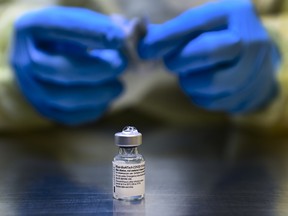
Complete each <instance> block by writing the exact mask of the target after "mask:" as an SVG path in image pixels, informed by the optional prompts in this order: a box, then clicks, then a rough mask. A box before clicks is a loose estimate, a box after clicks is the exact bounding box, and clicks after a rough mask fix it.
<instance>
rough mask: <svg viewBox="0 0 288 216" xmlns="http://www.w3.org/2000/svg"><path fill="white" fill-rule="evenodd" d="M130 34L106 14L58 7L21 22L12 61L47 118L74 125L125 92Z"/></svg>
mask: <svg viewBox="0 0 288 216" xmlns="http://www.w3.org/2000/svg"><path fill="white" fill-rule="evenodd" d="M124 40H125V35H124V32H123V31H122V30H121V29H120V28H118V27H117V26H116V25H114V23H113V21H112V20H111V19H110V18H109V17H107V16H105V15H102V14H99V13H96V12H92V11H90V10H87V9H80V8H67V7H52V8H47V9H43V10H40V11H36V12H31V13H28V14H26V15H24V16H22V17H21V18H20V19H19V20H17V22H16V23H15V33H14V38H13V45H12V49H11V55H10V62H11V65H12V67H13V68H14V71H15V75H16V79H17V82H18V84H19V86H20V89H21V91H22V93H23V94H24V95H25V97H26V98H27V100H28V101H29V102H30V103H31V104H32V105H33V107H34V108H35V109H36V110H37V111H38V112H39V113H41V114H42V115H43V116H45V117H47V118H49V119H51V120H53V121H56V122H59V123H63V124H68V125H76V124H81V123H86V122H90V121H94V120H96V119H98V118H99V117H100V116H101V115H102V114H103V113H104V112H105V110H106V109H107V108H108V106H109V104H110V103H111V102H112V101H113V100H114V99H115V98H116V97H117V96H119V95H120V93H121V92H122V90H123V86H122V84H121V82H120V81H119V80H118V77H119V75H120V74H121V73H122V72H123V71H124V69H125V68H126V66H127V60H126V58H125V57H124V56H123V54H122V53H121V50H122V47H123V44H124Z"/></svg>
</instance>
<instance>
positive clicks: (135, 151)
mask: <svg viewBox="0 0 288 216" xmlns="http://www.w3.org/2000/svg"><path fill="white" fill-rule="evenodd" d="M119 154H121V155H127V154H138V149H137V147H119Z"/></svg>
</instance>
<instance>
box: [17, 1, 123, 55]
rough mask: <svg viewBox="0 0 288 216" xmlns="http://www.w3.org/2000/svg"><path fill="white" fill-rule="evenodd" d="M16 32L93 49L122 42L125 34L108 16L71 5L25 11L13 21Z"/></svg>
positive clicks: (113, 45) (119, 44)
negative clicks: (29, 33)
mask: <svg viewBox="0 0 288 216" xmlns="http://www.w3.org/2000/svg"><path fill="white" fill-rule="evenodd" d="M15 29H16V30H18V31H20V32H21V31H25V32H27V31H30V32H32V33H33V35H34V37H35V38H38V39H41V38H42V39H44V38H45V39H47V38H49V39H51V40H56V41H61V40H63V41H71V42H75V43H78V44H81V45H85V46H86V47H91V48H94V49H101V48H106V49H113V48H119V47H120V46H122V45H123V42H124V39H125V34H124V32H123V31H122V30H121V29H120V28H119V27H117V26H116V25H115V24H114V23H113V21H112V20H111V18H110V17H108V16H105V15H103V14H100V13H97V12H94V11H91V10H87V9H84V8H72V7H50V8H46V9H43V10H39V11H35V12H30V13H27V14H26V15H24V16H22V17H21V18H20V19H18V21H17V22H16V24H15Z"/></svg>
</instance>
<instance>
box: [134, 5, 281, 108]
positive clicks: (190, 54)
mask: <svg viewBox="0 0 288 216" xmlns="http://www.w3.org/2000/svg"><path fill="white" fill-rule="evenodd" d="M138 52H139V55H140V56H141V57H142V58H144V59H156V58H158V59H163V60H164V63H165V65H166V67H167V68H168V69H169V70H171V71H172V72H174V73H175V74H177V75H178V76H179V79H180V85H181V87H182V89H183V90H184V92H185V93H187V94H188V95H189V97H190V98H191V100H192V101H193V102H194V103H195V104H197V105H198V106H200V107H203V108H205V109H208V110H214V111H226V112H230V113H243V112H247V111H253V110H255V109H257V108H259V107H260V106H263V105H264V104H266V103H268V101H269V100H270V99H271V98H272V97H273V96H275V94H276V92H277V84H276V81H275V71H276V70H277V66H278V64H279V62H280V55H279V53H278V52H277V48H276V47H275V46H274V44H273V42H272V41H271V38H270V37H269V35H268V34H267V32H266V30H265V29H264V27H263V26H262V24H261V22H260V21H259V18H258V17H257V15H256V13H255V10H254V7H253V5H252V3H251V2H250V1H248V0H220V1H217V2H210V3H207V4H205V5H202V6H199V7H196V8H192V9H190V10H188V11H186V12H184V13H183V14H181V15H180V16H178V17H176V18H174V19H172V20H170V21H168V22H165V23H163V24H151V25H150V26H148V34H147V35H146V37H145V38H143V40H142V41H141V42H140V43H139V45H138Z"/></svg>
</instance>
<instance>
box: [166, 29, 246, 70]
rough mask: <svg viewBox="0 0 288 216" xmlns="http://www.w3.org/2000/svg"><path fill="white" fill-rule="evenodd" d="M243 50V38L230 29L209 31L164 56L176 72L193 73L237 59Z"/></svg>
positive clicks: (167, 65)
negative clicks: (178, 49) (175, 51)
mask: <svg viewBox="0 0 288 216" xmlns="http://www.w3.org/2000/svg"><path fill="white" fill-rule="evenodd" d="M241 50H242V44H241V40H240V38H239V37H238V36H236V35H235V34H233V33H232V32H231V31H229V30H223V31H217V32H207V33H204V34H201V35H200V36H199V37H197V38H195V39H194V40H192V41H191V42H189V43H188V44H187V45H186V46H185V47H184V48H183V49H181V50H180V51H178V52H177V53H173V54H172V55H168V56H165V57H164V63H165V65H166V67H167V68H168V69H169V70H171V71H173V72H176V73H181V74H183V73H187V72H189V73H192V72H193V71H196V72H197V71H199V70H201V69H207V68H211V67H214V66H215V65H217V64H223V63H228V62H232V61H235V60H236V59H238V58H239V56H240V54H241Z"/></svg>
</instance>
